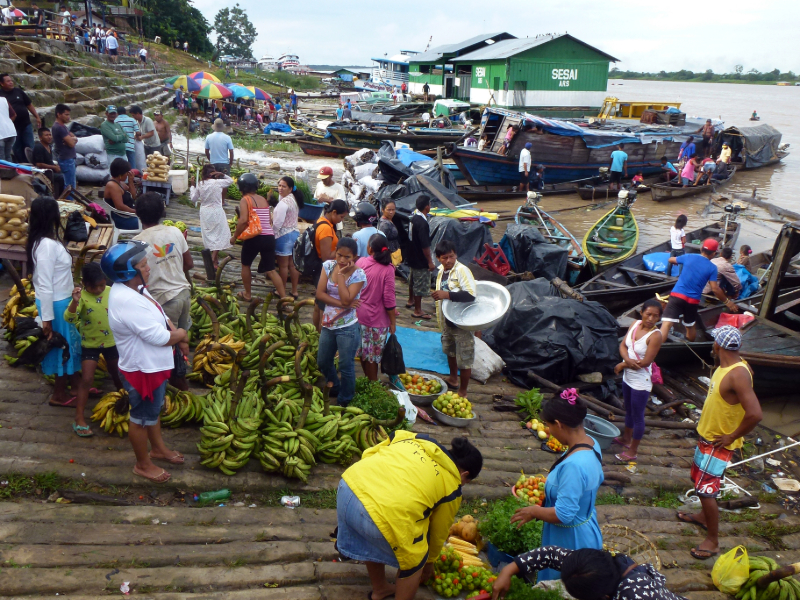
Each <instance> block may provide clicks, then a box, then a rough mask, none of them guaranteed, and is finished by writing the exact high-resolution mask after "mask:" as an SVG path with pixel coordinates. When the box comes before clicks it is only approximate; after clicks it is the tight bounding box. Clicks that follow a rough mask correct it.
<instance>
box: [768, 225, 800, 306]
mask: <svg viewBox="0 0 800 600" xmlns="http://www.w3.org/2000/svg"><path fill="white" fill-rule="evenodd" d="M776 248H777V249H776V250H775V255H774V256H773V257H772V269H771V270H770V274H769V279H767V285H766V286H764V299H763V300H762V301H761V309H760V310H759V311H758V316H759V317H762V318H764V319H769V318H770V317H772V316H773V315H774V314H775V305H776V304H777V302H778V290H779V287H780V283H781V279H783V275H784V273H786V268H787V267H788V266H789V262H790V261H791V260H792V257H793V256H794V255H795V254H797V251H798V249H800V226H798V225H797V224H796V223H789V224H786V225H784V226H783V228H782V229H781V232H780V233H779V234H778V241H777V244H776Z"/></svg>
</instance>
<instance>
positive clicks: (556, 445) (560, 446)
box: [547, 435, 568, 452]
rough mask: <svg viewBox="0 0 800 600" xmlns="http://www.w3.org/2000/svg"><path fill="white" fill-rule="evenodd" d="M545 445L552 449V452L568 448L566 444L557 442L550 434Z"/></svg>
mask: <svg viewBox="0 0 800 600" xmlns="http://www.w3.org/2000/svg"><path fill="white" fill-rule="evenodd" d="M547 447H548V448H550V450H552V451H553V452H566V451H567V449H568V448H567V446H565V445H564V444H562V443H561V442H559V441H558V440H557V439H556V438H554V437H553V436H552V435H551V436H550V439H549V440H547Z"/></svg>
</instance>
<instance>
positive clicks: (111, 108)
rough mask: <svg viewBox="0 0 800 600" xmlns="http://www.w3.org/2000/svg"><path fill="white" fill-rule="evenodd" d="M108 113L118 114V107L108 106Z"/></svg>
mask: <svg viewBox="0 0 800 600" xmlns="http://www.w3.org/2000/svg"><path fill="white" fill-rule="evenodd" d="M106 112H107V113H115V112H117V107H116V106H115V105H113V104H109V105H108V106H106Z"/></svg>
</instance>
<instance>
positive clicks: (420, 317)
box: [411, 313, 433, 321]
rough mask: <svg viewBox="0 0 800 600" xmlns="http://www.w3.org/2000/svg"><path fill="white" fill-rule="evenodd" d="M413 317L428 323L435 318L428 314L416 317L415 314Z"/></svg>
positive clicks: (412, 314)
mask: <svg viewBox="0 0 800 600" xmlns="http://www.w3.org/2000/svg"><path fill="white" fill-rule="evenodd" d="M411 316H412V317H414V318H415V319H424V320H426V321H430V320H431V319H432V318H433V317H432V316H431V315H429V314H428V313H422V314H421V315H416V314H414V313H411Z"/></svg>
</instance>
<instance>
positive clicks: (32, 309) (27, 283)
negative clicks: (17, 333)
mask: <svg viewBox="0 0 800 600" xmlns="http://www.w3.org/2000/svg"><path fill="white" fill-rule="evenodd" d="M22 284H23V287H24V288H25V293H26V294H27V296H28V298H29V299H30V301H31V303H30V304H29V305H28V306H23V305H22V296H20V293H19V289H18V288H17V286H16V285H14V286H11V290H9V292H8V296H9V298H8V301H7V302H6V305H5V307H3V314H2V326H3V328H4V329H6V330H7V331H8V332H9V333H11V332H13V331H14V329H15V326H16V323H15V319H16V317H17V316H20V315H21V316H23V317H31V318H35V317H37V316H38V315H39V313H38V311H37V310H36V305H35V304H34V303H33V300H34V298H35V297H36V294H35V293H34V290H33V284H32V283H31V280H30V279H23V280H22ZM7 339H10V337H7Z"/></svg>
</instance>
